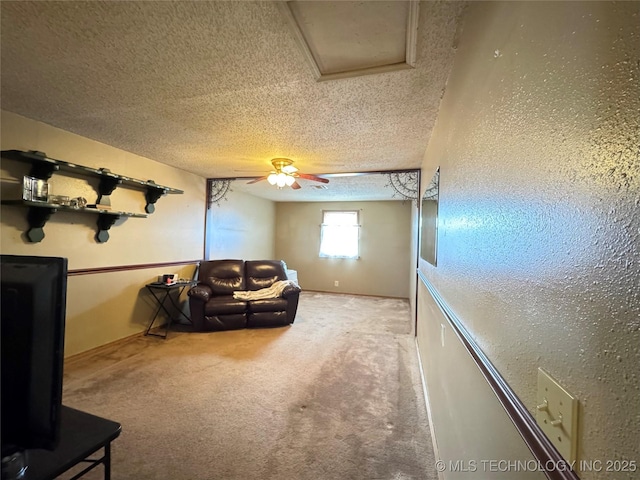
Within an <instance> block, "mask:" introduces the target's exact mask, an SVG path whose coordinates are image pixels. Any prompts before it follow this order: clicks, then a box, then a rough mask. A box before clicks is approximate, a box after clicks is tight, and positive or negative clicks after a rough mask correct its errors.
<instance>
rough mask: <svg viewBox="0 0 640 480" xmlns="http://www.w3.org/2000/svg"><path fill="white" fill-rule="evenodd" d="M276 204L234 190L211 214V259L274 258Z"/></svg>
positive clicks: (209, 211)
mask: <svg viewBox="0 0 640 480" xmlns="http://www.w3.org/2000/svg"><path fill="white" fill-rule="evenodd" d="M275 219H276V206H275V203H274V202H272V201H269V200H264V199H262V198H258V197H254V196H253V195H248V194H246V193H242V192H236V191H233V189H232V191H230V192H229V193H228V194H227V196H226V200H223V201H221V202H220V203H219V205H217V204H214V205H212V206H211V208H210V209H209V210H208V211H207V242H206V243H207V247H206V251H207V255H206V258H207V259H211V260H220V259H225V258H241V259H244V260H262V259H268V258H274V255H275V247H274V243H273V242H274V238H275V221H276V220H275Z"/></svg>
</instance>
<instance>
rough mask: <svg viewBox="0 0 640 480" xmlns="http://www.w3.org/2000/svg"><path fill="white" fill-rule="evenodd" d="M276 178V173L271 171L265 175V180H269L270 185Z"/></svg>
mask: <svg viewBox="0 0 640 480" xmlns="http://www.w3.org/2000/svg"><path fill="white" fill-rule="evenodd" d="M277 180H278V175H277V174H276V173H271V174H270V175H269V176H268V177H267V182H269V183H270V184H271V185H275V184H276V182H277Z"/></svg>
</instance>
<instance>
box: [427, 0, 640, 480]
mask: <svg viewBox="0 0 640 480" xmlns="http://www.w3.org/2000/svg"><path fill="white" fill-rule="evenodd" d="M639 92H640V3H637V2H622V3H599V2H585V3H579V2H566V3H564V2H508V3H497V2H496V3H493V2H492V3H479V2H478V3H475V2H474V3H473V4H472V5H471V7H470V8H469V10H468V12H467V15H466V18H465V20H464V26H463V29H462V32H461V34H460V36H459V46H458V51H457V54H456V59H455V64H454V68H453V71H452V74H451V77H450V79H449V82H448V85H447V90H446V93H445V95H444V98H443V102H442V105H441V110H440V114H439V118H438V121H437V124H436V128H435V130H434V133H433V135H432V137H431V140H430V144H429V147H428V149H427V152H426V154H425V160H424V163H423V175H424V176H426V177H427V178H430V176H431V174H432V173H433V171H434V170H435V168H436V167H437V166H440V170H441V175H440V205H439V207H440V211H439V215H440V219H439V232H438V266H437V267H433V266H431V265H429V264H427V263H426V262H421V265H420V268H421V269H422V271H423V272H424V274H425V275H426V276H427V278H428V279H429V280H430V281H431V282H432V283H433V284H434V285H435V286H436V288H437V289H438V291H439V292H440V293H441V295H442V296H443V298H444V299H445V301H446V302H447V303H448V304H449V305H450V306H451V307H452V309H453V310H454V311H455V312H456V314H457V316H458V317H459V318H460V319H461V320H462V321H463V322H464V323H465V324H466V326H467V328H468V329H469V330H470V332H471V333H472V334H473V335H474V337H475V338H476V340H477V341H478V343H479V344H480V346H481V348H482V349H483V350H484V352H485V353H486V354H487V355H488V356H489V358H490V359H491V360H492V361H493V363H494V364H495V365H496V367H497V368H498V370H499V371H500V372H501V373H502V375H503V376H504V377H505V378H506V380H507V382H508V383H509V384H510V385H511V387H512V388H513V389H514V390H515V392H516V393H517V394H518V396H519V397H520V398H521V399H522V401H523V402H524V403H525V404H526V405H527V407H528V408H529V409H530V410H531V412H533V411H534V407H535V393H536V369H537V368H538V367H543V368H545V369H546V370H547V371H549V372H550V373H551V374H552V375H553V376H554V377H556V378H557V379H558V380H559V381H560V383H562V384H563V385H564V386H565V387H566V388H567V389H568V390H569V391H570V392H572V393H573V394H575V395H577V397H578V398H579V399H580V403H581V415H582V422H581V435H580V445H579V456H580V458H583V459H593V460H602V461H606V460H615V459H626V460H637V461H640V453H639V452H640V252H639V244H640V214H639V206H640V176H639V170H640V166H639V163H640V159H639V157H638V155H639V150H638V145H639V143H640V125H639V117H640V99H639ZM424 321H426V319H425V318H421V319H420V320H419V326H418V328H419V329H420V323H422V322H424ZM424 354H425V355H428V352H424ZM469 393H470V394H471V392H469ZM486 428H487V430H488V431H491V430H492V428H493V426H492V425H489V424H487V425H486ZM494 433H496V434H500V432H494ZM634 475H635V476H634ZM583 478H585V479H594V478H615V479H618V478H620V479H622V478H625V479H626V478H629V479H630V478H637V473H636V474H629V473H626V474H625V473H608V474H606V475H605V474H603V473H600V474H594V473H584V474H583Z"/></svg>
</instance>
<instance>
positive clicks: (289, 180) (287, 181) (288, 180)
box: [284, 175, 296, 187]
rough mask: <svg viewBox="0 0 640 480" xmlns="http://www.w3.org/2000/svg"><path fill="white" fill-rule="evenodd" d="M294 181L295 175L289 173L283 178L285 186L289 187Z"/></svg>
mask: <svg viewBox="0 0 640 480" xmlns="http://www.w3.org/2000/svg"><path fill="white" fill-rule="evenodd" d="M295 181H296V179H295V177H292V176H291V175H287V178H285V180H284V183H286V184H287V187H290V186H291V185H293V182H295Z"/></svg>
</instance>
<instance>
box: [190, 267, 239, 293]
mask: <svg viewBox="0 0 640 480" xmlns="http://www.w3.org/2000/svg"><path fill="white" fill-rule="evenodd" d="M244 263H245V262H244V260H211V261H208V262H202V264H201V265H200V272H199V273H198V281H199V282H200V283H204V284H205V285H208V286H209V287H211V290H212V291H213V294H214V295H233V292H235V291H236V290H246V282H245V277H244Z"/></svg>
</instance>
